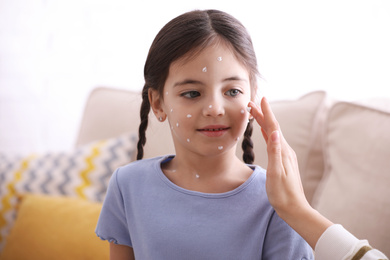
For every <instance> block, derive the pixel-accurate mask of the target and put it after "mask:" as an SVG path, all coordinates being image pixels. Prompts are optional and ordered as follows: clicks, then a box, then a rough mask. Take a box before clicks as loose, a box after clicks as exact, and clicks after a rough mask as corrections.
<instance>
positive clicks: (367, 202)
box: [314, 102, 390, 255]
mask: <svg viewBox="0 0 390 260" xmlns="http://www.w3.org/2000/svg"><path fill="white" fill-rule="evenodd" d="M324 139H325V142H324V151H325V155H326V157H325V163H326V172H325V177H326V178H325V179H324V180H323V182H322V183H321V185H320V188H319V190H318V192H317V193H316V195H315V199H314V204H315V207H316V208H317V209H318V210H319V211H320V212H321V213H322V214H324V215H325V216H326V217H328V218H330V219H331V220H332V221H334V222H336V223H340V224H342V225H344V226H345V227H346V228H347V229H348V230H349V231H351V232H352V233H353V234H354V235H356V236H357V237H359V238H361V239H368V240H369V242H370V244H371V245H372V246H374V247H376V248H378V249H380V250H382V251H384V253H385V254H387V255H390V247H389V241H390V221H389V220H390V189H389V187H390V173H389V169H390V113H389V112H384V111H381V110H376V109H373V108H368V107H366V106H362V105H357V104H351V103H346V102H339V103H337V104H335V105H334V106H333V107H332V109H331V110H330V112H329V118H328V123H327V126H326V132H325V136H324Z"/></svg>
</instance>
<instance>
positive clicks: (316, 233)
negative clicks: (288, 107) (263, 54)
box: [248, 98, 333, 249]
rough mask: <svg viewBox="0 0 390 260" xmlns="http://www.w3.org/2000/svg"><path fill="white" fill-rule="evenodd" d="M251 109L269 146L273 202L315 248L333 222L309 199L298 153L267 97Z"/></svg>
mask: <svg viewBox="0 0 390 260" xmlns="http://www.w3.org/2000/svg"><path fill="white" fill-rule="evenodd" d="M248 106H249V107H251V114H252V116H253V117H254V118H255V119H256V121H257V123H258V124H259V125H260V126H261V132H262V134H263V137H264V140H265V142H266V143H267V153H268V168H267V180H266V190H267V195H268V199H269V202H270V203H271V205H272V206H273V207H274V209H275V211H276V213H277V214H278V215H279V217H281V218H282V219H283V220H284V221H286V222H287V224H289V225H290V226H291V227H292V228H293V229H294V230H295V231H296V232H298V233H299V234H300V235H301V236H302V237H303V238H304V239H305V240H306V241H307V242H308V243H309V245H310V246H311V247H312V248H313V249H314V248H315V245H316V243H317V241H318V239H319V238H320V236H321V235H322V234H323V232H324V231H325V230H326V229H327V228H328V227H330V226H331V225H332V224H333V223H332V222H331V221H329V220H328V219H327V218H325V217H324V216H322V215H321V214H320V213H319V212H317V211H316V210H314V209H313V208H312V207H311V206H310V204H309V203H308V201H307V200H306V197H305V194H304V191H303V187H302V182H301V177H300V174H299V168H298V161H297V157H296V154H295V152H294V151H293V149H292V148H291V147H290V146H289V145H288V143H287V141H286V139H285V138H284V137H283V134H282V132H281V130H280V127H279V123H278V122H277V121H276V119H275V116H274V114H273V113H272V110H271V107H270V105H269V103H268V102H267V100H266V99H265V98H263V99H262V100H261V103H260V107H258V106H256V105H255V104H254V103H253V102H250V103H249V104H248Z"/></svg>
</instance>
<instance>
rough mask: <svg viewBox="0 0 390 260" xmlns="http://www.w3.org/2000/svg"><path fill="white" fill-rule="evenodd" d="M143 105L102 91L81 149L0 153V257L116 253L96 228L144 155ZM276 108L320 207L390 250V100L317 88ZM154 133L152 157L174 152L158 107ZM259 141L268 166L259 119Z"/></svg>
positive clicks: (136, 98)
mask: <svg viewBox="0 0 390 260" xmlns="http://www.w3.org/2000/svg"><path fill="white" fill-rule="evenodd" d="M140 102H141V96H140V93H139V92H133V91H128V90H121V89H115V88H107V87H98V88H96V89H94V90H93V91H92V92H91V93H90V95H89V98H88V100H87V101H86V104H85V109H84V114H83V117H82V121H81V124H80V130H79V134H78V137H77V140H76V145H75V148H74V149H73V150H72V151H64V152H47V153H46V154H33V155H30V156H16V155H7V154H0V250H1V251H0V259H1V260H3V259H108V257H109V252H108V251H109V247H108V243H107V242H106V241H102V240H100V239H99V238H98V237H97V236H96V235H95V234H94V228H95V226H96V223H97V219H98V216H99V212H100V209H101V203H102V201H103V200H104V195H105V192H106V188H107V183H108V180H109V178H110V175H111V174H112V172H113V171H114V170H115V169H116V168H117V167H119V166H121V165H124V164H127V163H129V162H131V161H133V160H135V156H136V142H137V132H138V124H139V106H140ZM271 106H272V109H273V111H274V113H275V115H276V117H277V119H278V121H279V123H280V126H281V129H282V132H283V134H284V136H285V138H286V139H287V141H288V142H289V144H290V145H291V147H292V148H293V149H294V150H295V152H296V154H297V158H298V162H299V168H300V173H301V179H302V182H303V187H304V191H305V194H306V197H307V199H308V201H309V202H310V203H311V205H312V206H313V207H314V208H315V209H317V210H318V211H319V212H321V213H322V214H323V215H325V216H326V217H328V218H330V219H331V220H332V221H334V222H337V223H340V224H342V225H343V226H344V227H346V228H347V229H348V230H349V231H351V232H352V233H353V234H355V235H356V236H357V237H358V238H360V239H368V240H369V241H370V243H371V245H372V246H374V247H376V248H378V249H379V250H381V251H383V252H384V253H385V254H387V255H390V221H389V220H390V188H389V187H390V172H389V169H390V99H388V98H376V99H367V100H362V101H359V102H347V101H343V100H336V99H334V98H332V97H330V96H329V95H328V94H327V93H326V92H324V91H315V92H311V93H308V94H306V95H304V96H302V97H300V98H298V99H295V100H280V101H272V102H271ZM146 136H147V142H146V146H145V155H144V157H145V158H149V157H154V156H158V155H163V154H173V153H174V148H173V144H172V139H171V136H170V129H169V126H168V123H167V122H163V123H161V122H158V121H157V120H156V119H155V116H154V115H153V114H152V113H151V114H150V126H149V127H148V130H147V134H146ZM252 139H253V142H254V151H255V164H258V165H260V166H262V167H264V168H266V167H267V153H266V146H265V142H264V140H263V138H262V135H261V132H260V127H258V126H257V125H255V127H254V132H253V135H252ZM237 155H238V156H239V157H241V155H242V152H241V149H240V147H238V149H237ZM157 217H158V216H157Z"/></svg>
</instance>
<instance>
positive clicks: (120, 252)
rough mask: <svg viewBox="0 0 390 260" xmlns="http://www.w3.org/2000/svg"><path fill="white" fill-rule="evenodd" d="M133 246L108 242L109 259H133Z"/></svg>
mask: <svg viewBox="0 0 390 260" xmlns="http://www.w3.org/2000/svg"><path fill="white" fill-rule="evenodd" d="M134 259H135V257H134V253H133V248H131V247H129V246H124V245H117V244H115V243H110V260H134Z"/></svg>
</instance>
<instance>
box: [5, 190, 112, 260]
mask: <svg viewBox="0 0 390 260" xmlns="http://www.w3.org/2000/svg"><path fill="white" fill-rule="evenodd" d="M100 210H101V203H95V202H89V201H86V200H82V199H77V198H67V197H50V196H46V195H25V196H24V197H23V199H22V202H21V204H20V207H19V211H18V216H17V219H16V222H15V225H14V227H13V228H12V230H11V233H10V235H9V236H8V238H7V241H6V245H5V247H4V250H3V252H2V253H1V256H0V260H5V259H14V260H18V259H40V260H44V259H50V260H52V259H94V260H95V259H108V258H109V244H108V243H107V242H106V241H102V240H100V238H98V237H97V236H96V234H95V227H96V224H97V220H98V217H99V213H100Z"/></svg>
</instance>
